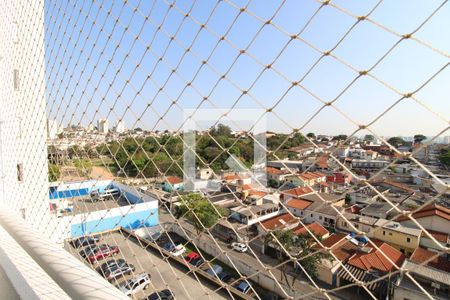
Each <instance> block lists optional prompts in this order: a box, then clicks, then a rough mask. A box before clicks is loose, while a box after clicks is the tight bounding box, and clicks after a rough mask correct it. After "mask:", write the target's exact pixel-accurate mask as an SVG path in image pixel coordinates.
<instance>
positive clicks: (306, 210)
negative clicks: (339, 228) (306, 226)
mask: <svg viewBox="0 0 450 300" xmlns="http://www.w3.org/2000/svg"><path fill="white" fill-rule="evenodd" d="M344 202H345V200H344V197H340V196H336V195H332V194H324V193H316V194H309V195H304V196H300V197H299V198H298V199H290V200H288V201H287V202H285V205H286V208H287V209H288V210H290V211H291V212H292V213H293V214H294V215H296V216H298V217H301V218H303V220H304V222H306V223H313V222H318V223H319V224H321V225H322V226H324V227H329V228H335V226H336V221H337V217H338V215H339V213H338V211H342V210H343V208H342V205H343V204H344Z"/></svg>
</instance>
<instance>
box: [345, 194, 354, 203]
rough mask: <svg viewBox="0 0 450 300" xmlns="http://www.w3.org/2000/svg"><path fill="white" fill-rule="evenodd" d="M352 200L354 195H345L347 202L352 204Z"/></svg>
mask: <svg viewBox="0 0 450 300" xmlns="http://www.w3.org/2000/svg"><path fill="white" fill-rule="evenodd" d="M351 202H352V196H350V194H347V195H345V204H350V203H351Z"/></svg>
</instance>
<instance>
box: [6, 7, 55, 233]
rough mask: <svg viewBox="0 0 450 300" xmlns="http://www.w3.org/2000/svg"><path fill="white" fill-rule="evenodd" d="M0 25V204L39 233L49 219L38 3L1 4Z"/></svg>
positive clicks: (41, 10)
mask: <svg viewBox="0 0 450 300" xmlns="http://www.w3.org/2000/svg"><path fill="white" fill-rule="evenodd" d="M0 27H1V29H2V30H1V32H0V35H1V36H0V40H1V43H0V57H1V58H0V161H1V175H2V176H1V177H0V205H1V207H2V208H7V209H8V210H9V211H10V212H12V213H15V214H17V215H18V216H20V217H23V218H25V219H26V220H27V221H28V222H29V223H30V224H32V225H33V227H35V228H36V229H38V230H40V231H44V230H45V229H46V227H47V226H46V225H47V223H48V218H49V209H48V207H49V203H48V178H47V173H48V167H47V145H46V138H47V132H46V122H47V117H46V114H45V108H46V100H45V70H44V67H45V61H44V1H43V0H35V1H27V0H14V1H13V0H10V1H1V2H0ZM15 70H16V71H15ZM14 77H15V78H14ZM14 79H16V80H14ZM18 165H21V169H22V170H23V178H22V181H19V180H18Z"/></svg>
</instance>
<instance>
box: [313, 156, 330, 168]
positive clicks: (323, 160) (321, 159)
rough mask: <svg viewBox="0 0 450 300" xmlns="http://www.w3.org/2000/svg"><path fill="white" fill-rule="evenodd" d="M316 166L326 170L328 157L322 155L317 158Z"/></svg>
mask: <svg viewBox="0 0 450 300" xmlns="http://www.w3.org/2000/svg"><path fill="white" fill-rule="evenodd" d="M316 166H318V167H319V168H322V169H327V168H328V155H322V156H319V157H318V158H317V161H316Z"/></svg>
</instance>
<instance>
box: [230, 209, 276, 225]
mask: <svg viewBox="0 0 450 300" xmlns="http://www.w3.org/2000/svg"><path fill="white" fill-rule="evenodd" d="M230 210H231V213H230V218H231V219H234V220H236V221H237V222H239V223H241V224H245V225H247V226H249V225H253V224H256V223H258V222H261V221H264V220H267V219H270V218H272V217H274V216H276V215H278V214H279V213H280V208H279V206H278V205H276V204H273V203H264V204H261V205H249V206H237V207H233V208H231V209H230Z"/></svg>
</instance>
